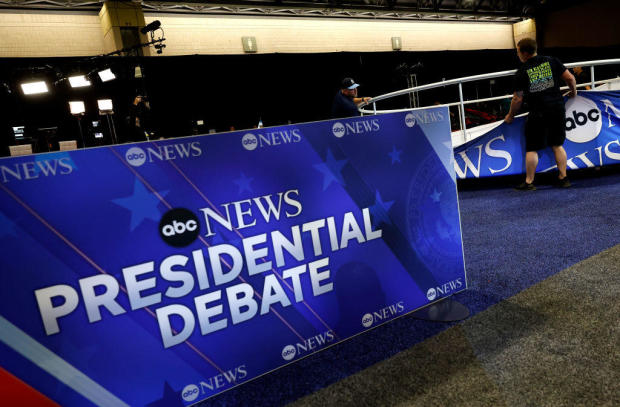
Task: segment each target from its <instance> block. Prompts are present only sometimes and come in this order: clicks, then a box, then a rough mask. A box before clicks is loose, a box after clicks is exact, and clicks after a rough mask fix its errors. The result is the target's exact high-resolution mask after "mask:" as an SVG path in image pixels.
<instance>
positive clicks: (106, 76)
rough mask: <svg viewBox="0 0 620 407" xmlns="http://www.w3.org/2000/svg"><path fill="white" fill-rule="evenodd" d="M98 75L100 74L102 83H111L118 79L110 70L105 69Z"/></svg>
mask: <svg viewBox="0 0 620 407" xmlns="http://www.w3.org/2000/svg"><path fill="white" fill-rule="evenodd" d="M97 73H98V74H99V78H100V79H101V82H107V81H111V80H112V79H116V75H114V72H112V70H111V69H110V68H108V69H104V70H103V71H99V72H97Z"/></svg>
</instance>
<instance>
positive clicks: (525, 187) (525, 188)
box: [515, 178, 566, 191]
mask: <svg viewBox="0 0 620 407" xmlns="http://www.w3.org/2000/svg"><path fill="white" fill-rule="evenodd" d="M565 179H566V178H565ZM515 189H516V190H519V191H536V187H535V186H534V184H528V183H527V182H525V181H524V182H522V183H520V184H519V185H518V186H517V187H516V188H515Z"/></svg>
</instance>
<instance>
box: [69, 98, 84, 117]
mask: <svg viewBox="0 0 620 407" xmlns="http://www.w3.org/2000/svg"><path fill="white" fill-rule="evenodd" d="M69 110H70V111H71V114H72V115H74V116H77V115H82V114H84V113H85V112H86V107H85V106H84V102H82V101H81V100H76V101H73V102H69Z"/></svg>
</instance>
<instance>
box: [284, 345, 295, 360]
mask: <svg viewBox="0 0 620 407" xmlns="http://www.w3.org/2000/svg"><path fill="white" fill-rule="evenodd" d="M295 354H297V351H296V350H295V347H294V346H293V345H287V346H285V347H284V349H282V359H284V360H291V359H293V358H294V357H295Z"/></svg>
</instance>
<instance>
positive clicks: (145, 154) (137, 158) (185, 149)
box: [125, 141, 202, 167]
mask: <svg viewBox="0 0 620 407" xmlns="http://www.w3.org/2000/svg"><path fill="white" fill-rule="evenodd" d="M201 155H202V149H201V147H200V142H198V141H193V142H191V143H176V144H167V145H164V146H155V147H146V151H145V150H143V149H142V148H140V147H131V148H130V149H129V150H127V151H126V152H125V160H126V161H127V162H128V163H129V165H131V166H132V167H140V166H142V165H143V164H144V163H145V162H147V161H148V162H153V161H173V160H178V159H184V158H195V157H200V156H201Z"/></svg>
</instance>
